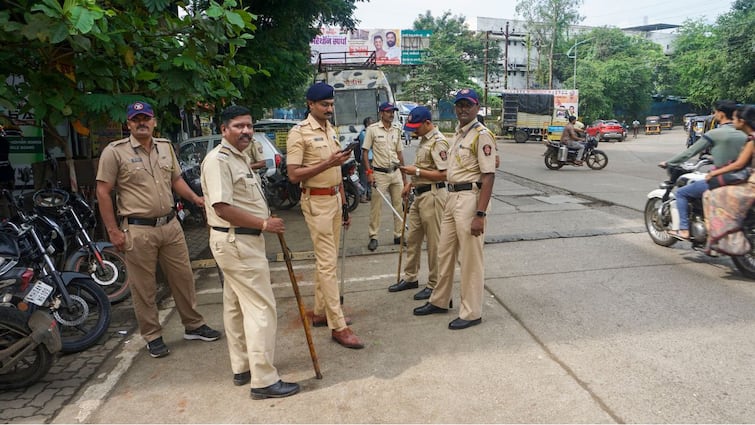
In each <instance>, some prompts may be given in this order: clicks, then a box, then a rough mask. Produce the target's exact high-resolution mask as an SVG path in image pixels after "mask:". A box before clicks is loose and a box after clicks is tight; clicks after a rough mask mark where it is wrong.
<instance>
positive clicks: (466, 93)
mask: <svg viewBox="0 0 755 425" xmlns="http://www.w3.org/2000/svg"><path fill="white" fill-rule="evenodd" d="M462 99H466V100H468V101H470V102H472V103H474V104H475V105H479V104H480V98H479V97H477V92H476V91H474V90H472V89H461V90H459V92H458V93H456V99H454V104H456V103H458V102H459V101H460V100H462Z"/></svg>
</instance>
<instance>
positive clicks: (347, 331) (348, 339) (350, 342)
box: [330, 328, 364, 349]
mask: <svg viewBox="0 0 755 425" xmlns="http://www.w3.org/2000/svg"><path fill="white" fill-rule="evenodd" d="M330 336H331V338H333V339H334V340H335V341H336V342H337V343H339V344H341V345H343V346H344V347H346V348H356V349H359V348H364V343H362V340H361V339H359V337H358V336H356V334H355V333H354V332H353V331H352V330H351V328H344V329H343V330H342V331H337V330H335V329H333V330H332V331H330Z"/></svg>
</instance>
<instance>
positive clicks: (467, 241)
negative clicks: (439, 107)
mask: <svg viewBox="0 0 755 425" xmlns="http://www.w3.org/2000/svg"><path fill="white" fill-rule="evenodd" d="M454 105H455V110H456V117H457V118H458V119H459V125H458V126H457V127H456V134H455V135H454V140H453V141H452V143H451V150H450V151H449V161H448V171H447V179H448V185H447V186H448V200H447V201H446V206H445V209H444V210H443V219H442V221H441V225H440V246H439V247H438V255H439V257H440V258H439V260H438V262H439V264H440V277H439V278H438V285H437V286H436V287H435V290H433V293H432V296H431V297H430V301H429V302H428V303H426V304H425V305H423V306H422V307H417V308H415V309H414V314H415V315H416V316H424V315H428V314H434V313H446V312H448V308H447V307H449V303H450V301H451V292H452V290H453V278H454V266H455V265H456V258H457V254H458V253H459V252H460V253H461V257H460V258H461V307H460V308H459V317H457V318H456V319H454V320H453V321H451V323H449V324H448V328H449V329H465V328H468V327H470V326H474V325H478V324H480V323H481V322H482V297H483V291H484V284H485V268H484V261H483V260H484V259H483V244H484V236H483V233H484V231H485V217H486V216H487V210H488V204H489V201H490V196H491V194H492V192H493V183H494V182H495V164H496V156H497V148H496V144H495V138H494V137H493V135H492V134H491V133H490V131H489V130H488V129H487V128H485V126H484V125H482V124H480V123H479V121H477V118H476V115H477V111H479V109H480V102H479V99H478V97H477V93H476V92H475V91H474V90H471V89H463V90H461V91H459V92H458V93H457V94H456V99H455V100H454ZM457 229H458V231H457ZM462 229H468V230H462Z"/></svg>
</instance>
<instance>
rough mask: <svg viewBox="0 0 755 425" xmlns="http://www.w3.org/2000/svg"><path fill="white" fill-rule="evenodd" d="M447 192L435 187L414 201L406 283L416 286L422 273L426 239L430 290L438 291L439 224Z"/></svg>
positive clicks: (405, 272)
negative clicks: (436, 287)
mask: <svg viewBox="0 0 755 425" xmlns="http://www.w3.org/2000/svg"><path fill="white" fill-rule="evenodd" d="M446 198H448V192H447V191H446V189H438V188H436V187H435V186H434V184H433V188H432V189H431V190H430V191H428V192H424V193H422V194H421V195H418V196H415V197H414V203H412V206H411V208H410V209H409V214H408V215H407V218H406V221H407V222H409V235H408V236H407V237H406V243H407V249H406V265H405V266H404V280H406V281H407V282H414V281H416V280H417V274H418V273H419V263H420V257H421V255H422V240H423V239H427V271H428V275H427V287H428V288H430V289H435V286H436V285H437V284H438V240H439V239H440V222H441V218H442V216H443V207H444V206H445V204H446Z"/></svg>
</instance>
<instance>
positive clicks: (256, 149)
mask: <svg viewBox="0 0 755 425" xmlns="http://www.w3.org/2000/svg"><path fill="white" fill-rule="evenodd" d="M244 153H245V154H246V155H247V156H248V157H249V162H250V163H252V164H253V163H255V162H259V161H264V160H265V156H264V153H263V151H262V144H260V143H258V142H257V141H256V140H254V137H252V140H251V142H250V143H249V146H247V147H246V149H244Z"/></svg>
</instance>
